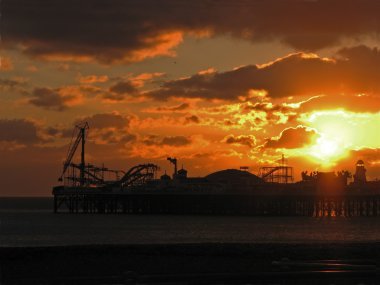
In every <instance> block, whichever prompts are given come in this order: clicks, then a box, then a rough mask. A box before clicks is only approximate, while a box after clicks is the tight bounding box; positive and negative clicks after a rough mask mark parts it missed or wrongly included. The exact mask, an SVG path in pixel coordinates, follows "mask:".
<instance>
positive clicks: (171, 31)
mask: <svg viewBox="0 0 380 285" xmlns="http://www.w3.org/2000/svg"><path fill="white" fill-rule="evenodd" d="M379 6H380V5H379V3H378V2H377V1H370V0H364V1H355V0H329V1H327V0H320V1H299V0H285V1H276V0H267V1H248V2H247V1H244V0H237V1H233V2H231V1H229V0H222V1H216V2H215V1H203V0H194V1H190V2H188V1H173V0H162V1H160V3H159V5H157V2H156V1H153V0H141V1H138V2H136V1H132V0H130V1H107V3H105V2H104V1H101V0H91V1H90V0H83V1H81V2H80V3H77V2H72V1H69V2H67V1H66V0H65V1H64V0H55V1H53V2H49V3H46V1H40V0H36V1H33V3H31V2H30V1H27V0H12V1H9V0H8V1H4V3H3V4H2V10H3V13H2V14H3V15H4V19H3V23H4V24H3V31H2V32H3V35H4V36H3V38H4V40H3V42H4V45H5V46H7V47H13V46H23V52H25V53H26V54H28V55H30V56H34V57H38V58H44V59H52V60H76V61H86V60H87V61H88V60H95V61H98V62H102V63H107V64H109V63H113V62H134V61H141V60H144V59H146V58H151V57H156V56H173V55H174V54H175V53H174V50H173V49H174V48H175V47H177V46H178V45H179V44H180V43H181V42H182V41H183V38H184V35H190V36H195V37H200V36H203V37H204V36H223V35H229V36H232V37H235V38H240V39H245V40H248V41H251V42H254V43H257V42H269V41H273V40H277V41H281V42H283V43H285V44H287V45H289V46H292V47H294V48H296V49H297V50H316V49H321V48H324V47H328V46H332V45H337V44H339V42H340V41H341V40H342V39H344V38H350V39H353V40H356V41H358V40H360V36H363V35H366V36H374V37H375V36H376V34H378V33H379V29H380V28H379V25H378V24H377V19H378V13H377V11H378V10H379V8H380V7H379ZM58 11H59V12H58ZM342 11H344V13H342ZM284 15H286V17H284ZM337 19H339V20H337ZM95 27H96V28H95Z"/></svg>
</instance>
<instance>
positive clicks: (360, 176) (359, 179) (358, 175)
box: [354, 160, 367, 184]
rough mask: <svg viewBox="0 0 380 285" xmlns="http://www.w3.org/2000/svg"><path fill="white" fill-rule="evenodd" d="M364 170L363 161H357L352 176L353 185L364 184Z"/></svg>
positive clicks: (365, 179) (365, 180)
mask: <svg viewBox="0 0 380 285" xmlns="http://www.w3.org/2000/svg"><path fill="white" fill-rule="evenodd" d="M366 171H367V170H366V169H365V167H364V161H363V160H358V162H357V163H356V172H355V174H354V183H358V184H364V183H366V182H367V178H366V174H365V173H366Z"/></svg>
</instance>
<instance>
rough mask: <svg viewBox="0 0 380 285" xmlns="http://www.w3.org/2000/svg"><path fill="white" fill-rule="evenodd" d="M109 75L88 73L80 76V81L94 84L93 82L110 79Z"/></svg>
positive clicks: (102, 81)
mask: <svg viewBox="0 0 380 285" xmlns="http://www.w3.org/2000/svg"><path fill="white" fill-rule="evenodd" d="M108 79H109V78H108V76H107V75H87V76H79V77H78V81H79V82H80V83H86V84H92V83H104V82H107V81H108Z"/></svg>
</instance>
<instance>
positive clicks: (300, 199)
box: [54, 189, 380, 217]
mask: <svg viewBox="0 0 380 285" xmlns="http://www.w3.org/2000/svg"><path fill="white" fill-rule="evenodd" d="M281 192H283V191H281ZM281 192H279V193H277V194H276V193H273V191H271V192H269V193H263V192H261V191H260V192H257V191H256V192H253V193H249V194H242V193H237V194H227V193H226V194H214V193H198V194H197V193H181V192H179V193H168V192H160V193H131V192H129V193H106V192H101V191H96V190H93V189H88V190H81V191H76V190H75V189H72V190H64V189H57V190H56V191H55V195H54V212H55V213H58V212H60V213H61V212H62V213H63V212H66V213H78V214H79V213H83V214H86V213H88V214H90V213H96V214H176V215H184V214H195V215H198V214H202V215H252V216H310V217H333V216H339V217H357V216H378V215H380V192H379V191H370V192H367V193H366V192H359V191H347V193H341V194H339V195H333V194H332V195H327V194H324V195H323V194H318V193H307V192H304V193H294V191H293V189H292V190H290V191H287V192H285V193H281Z"/></svg>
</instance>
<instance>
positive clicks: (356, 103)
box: [298, 94, 380, 113]
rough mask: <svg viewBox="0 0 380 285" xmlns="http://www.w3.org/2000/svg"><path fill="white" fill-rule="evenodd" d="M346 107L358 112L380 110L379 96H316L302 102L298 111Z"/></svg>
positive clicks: (375, 111)
mask: <svg viewBox="0 0 380 285" xmlns="http://www.w3.org/2000/svg"><path fill="white" fill-rule="evenodd" d="M335 109H345V110H348V111H351V112H357V113H361V112H362V113H366V112H371V113H377V112H380V100H379V97H377V96H373V95H364V94H360V95H334V96H326V95H321V96H315V97H312V98H310V99H309V100H306V101H304V102H302V103H300V107H299V110H298V112H311V111H315V110H335Z"/></svg>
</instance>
